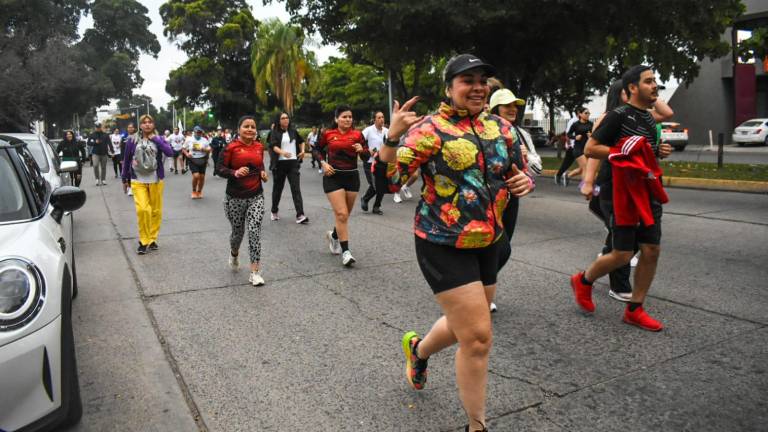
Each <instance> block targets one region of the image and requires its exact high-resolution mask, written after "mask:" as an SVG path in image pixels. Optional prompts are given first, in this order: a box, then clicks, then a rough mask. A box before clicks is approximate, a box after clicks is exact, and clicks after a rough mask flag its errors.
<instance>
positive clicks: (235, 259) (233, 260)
mask: <svg viewBox="0 0 768 432" xmlns="http://www.w3.org/2000/svg"><path fill="white" fill-rule="evenodd" d="M229 268H231V269H232V270H237V269H239V268H240V256H239V255H232V254H231V253H230V254H229Z"/></svg>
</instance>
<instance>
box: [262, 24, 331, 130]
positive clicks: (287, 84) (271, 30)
mask: <svg viewBox="0 0 768 432" xmlns="http://www.w3.org/2000/svg"><path fill="white" fill-rule="evenodd" d="M304 45H305V37H304V32H303V31H302V30H301V28H299V27H296V26H292V25H290V24H284V23H283V22H281V21H280V20H279V19H276V18H275V19H270V20H267V21H265V22H263V23H262V24H261V25H260V26H259V30H258V32H257V34H256V41H255V42H254V44H253V49H252V51H251V73H252V74H253V78H254V80H255V81H256V88H255V89H254V90H255V92H256V97H257V98H259V100H260V101H261V102H262V103H266V102H267V92H269V93H271V94H273V95H274V96H275V97H276V98H277V100H278V101H279V103H280V104H281V105H282V108H283V109H284V110H285V111H286V112H288V114H290V115H293V109H294V102H295V97H296V95H297V94H298V93H299V91H300V89H301V86H302V85H304V84H305V83H306V82H307V81H308V80H309V79H310V78H311V77H312V75H313V72H314V70H315V69H316V62H315V57H314V54H313V53H311V52H308V51H307V50H306V49H305V47H304Z"/></svg>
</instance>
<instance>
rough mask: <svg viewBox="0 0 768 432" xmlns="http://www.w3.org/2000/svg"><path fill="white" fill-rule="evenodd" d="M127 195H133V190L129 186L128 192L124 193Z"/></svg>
mask: <svg viewBox="0 0 768 432" xmlns="http://www.w3.org/2000/svg"><path fill="white" fill-rule="evenodd" d="M125 194H126V195H128V196H133V190H132V189H131V188H128V192H126V193H125Z"/></svg>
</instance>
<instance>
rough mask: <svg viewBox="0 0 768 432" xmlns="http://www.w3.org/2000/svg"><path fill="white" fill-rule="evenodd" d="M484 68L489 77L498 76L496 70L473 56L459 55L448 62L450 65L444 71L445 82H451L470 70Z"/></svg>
mask: <svg viewBox="0 0 768 432" xmlns="http://www.w3.org/2000/svg"><path fill="white" fill-rule="evenodd" d="M475 68H483V70H484V71H485V74H486V75H487V76H489V77H492V76H494V75H496V68H495V67H493V66H491V65H489V64H488V63H486V62H484V61H483V60H481V59H480V58H478V57H476V56H474V55H472V54H459V55H457V56H454V57H452V58H451V59H450V60H448V64H446V65H445V69H443V81H445V82H449V81H451V80H452V79H453V77H455V76H456V75H459V74H461V73H463V72H466V71H468V70H470V69H475Z"/></svg>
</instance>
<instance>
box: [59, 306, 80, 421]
mask: <svg viewBox="0 0 768 432" xmlns="http://www.w3.org/2000/svg"><path fill="white" fill-rule="evenodd" d="M62 297H64V302H63V303H62V314H61V316H62V320H63V322H62V330H61V333H62V334H61V371H62V372H61V383H62V384H61V386H62V387H61V395H62V405H63V406H65V407H67V408H66V409H67V413H66V415H65V417H64V419H63V420H62V422H61V424H60V426H61V427H70V426H74V425H76V424H77V423H78V422H79V421H80V418H82V416H83V401H82V400H81V398H80V382H79V381H78V378H77V358H76V355H75V337H74V335H73V332H72V301H71V300H68V299H67V297H68V296H62ZM65 398H66V399H65Z"/></svg>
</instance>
